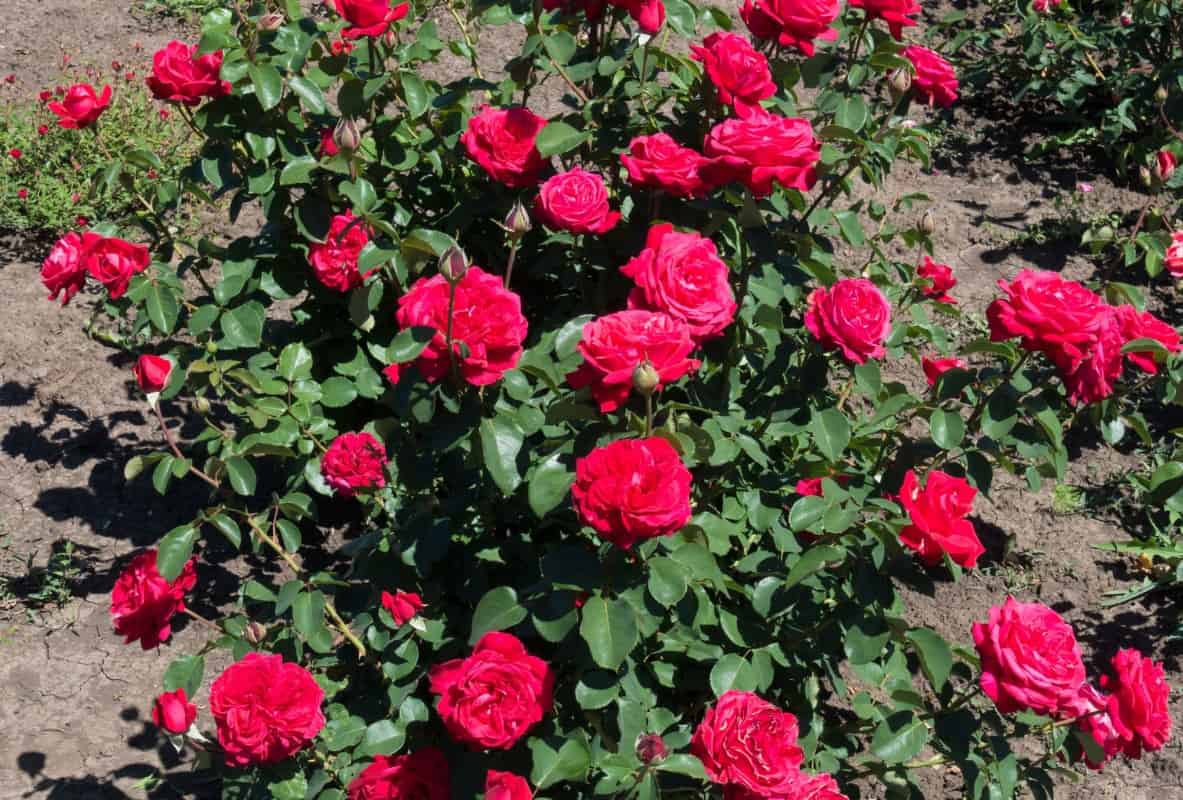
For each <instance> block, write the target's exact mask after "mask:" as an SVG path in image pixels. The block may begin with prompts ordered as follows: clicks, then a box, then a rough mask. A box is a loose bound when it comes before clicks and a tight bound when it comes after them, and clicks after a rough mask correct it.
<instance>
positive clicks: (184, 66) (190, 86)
mask: <svg viewBox="0 0 1183 800" xmlns="http://www.w3.org/2000/svg"><path fill="white" fill-rule="evenodd" d="M221 70H222V51H221V50H215V51H214V52H212V53H205V54H204V55H198V54H197V45H187V44H185V43H184V42H178V41H176V40H173V41H171V42H169V43H168V44H167V45H165V46H164V47H163V48H161V49H160V50H157V51H156V54H155V55H153V56H152V74H151V75H149V76H148V88H149V89H151V90H152V94H154V95H155V96H156V97H157V98H158V99H160V100H171V101H173V102H176V103H184V104H185V105H187V106H195V105H197V104H199V103H200V102H201V101H202V100H203V99H205V98H207V97H221V96H222V95H225V94H229V93H230V83H229V81H224V80H222V79H221V77H220V76H221Z"/></svg>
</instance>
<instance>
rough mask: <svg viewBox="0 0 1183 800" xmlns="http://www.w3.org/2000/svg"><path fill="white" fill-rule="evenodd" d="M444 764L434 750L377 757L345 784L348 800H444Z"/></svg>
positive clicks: (447, 790) (447, 792) (447, 783)
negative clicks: (347, 785)
mask: <svg viewBox="0 0 1183 800" xmlns="http://www.w3.org/2000/svg"><path fill="white" fill-rule="evenodd" d="M449 773H450V768H449V766H448V761H447V759H446V758H445V757H444V754H443V752H441V751H440V750H439V749H438V748H436V747H422V748H420V749H418V750H415V751H413V752H410V753H404V754H402V755H397V756H377V757H375V758H374V761H373V763H372V764H370V765H369V766H368V767H366V768H365V769H363V770H362V771H361V774H360V775H358V776H357V777H356V778H354V779H353V781H352V782H350V784H349V788H348V792H349V800H448V798H450V797H451V796H452V786H451V779H450V774H449Z"/></svg>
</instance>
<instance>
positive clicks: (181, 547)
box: [156, 525, 197, 582]
mask: <svg viewBox="0 0 1183 800" xmlns="http://www.w3.org/2000/svg"><path fill="white" fill-rule="evenodd" d="M196 542H197V528H194V527H192V526H190V525H182V526H180V527H179V528H173V529H172V530H171V531H169V532H168V533H166V534H165V535H164V538H163V539H161V540H160V544H158V545H157V546H156V570H157V571H158V572H159V573H160V576H161V577H162V578H164V579H165V580H166V581H170V582H171V581H175V580H176V579H177V576H178V575H180V574H181V570H183V569H184V568H185V562H187V561H188V560H189V557H190V556H192V555H193V545H194V544H195V543H196Z"/></svg>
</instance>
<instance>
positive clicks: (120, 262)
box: [82, 233, 152, 300]
mask: <svg viewBox="0 0 1183 800" xmlns="http://www.w3.org/2000/svg"><path fill="white" fill-rule="evenodd" d="M82 253H83V263H85V264H86V271H87V272H88V273H89V274H90V277H92V278H94V279H95V280H96V281H98V282H99V283H101V284H103V286H105V287H106V288H107V292H108V293H109V294H110V296H111V299H112V300H116V299H118V298H120V297H123V295H124V294H125V293H126V292H127V286H128V284H129V283H130V282H131V278H132V276H133V275H136V274H138V273H140V272H143V271H144V270H146V269H147V268H148V264H149V262H151V260H152V256H151V254H149V252H148V248H147V247H144V246H143V245H142V244H132V243H131V242H126V241H124V240H123V239H116V238H114V237H110V238H109V237H106V236H99V235H98V234H97V233H86V234H83V236H82Z"/></svg>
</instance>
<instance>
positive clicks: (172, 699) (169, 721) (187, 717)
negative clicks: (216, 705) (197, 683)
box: [152, 689, 197, 736]
mask: <svg viewBox="0 0 1183 800" xmlns="http://www.w3.org/2000/svg"><path fill="white" fill-rule="evenodd" d="M195 719H197V706H195V705H193V704H192V703H190V702H189V698H188V697H187V696H186V695H185V690H184V689H177V690H176V691H175V692H165V693H164V694H162V695H160V696H159V697H157V698H156V700H155V701H154V702H153V703H152V722H153V724H154V725H156V727H158V728H163V729H164V730H166V731H168V732H169V733H171V734H175V735H177V736H180V735H181V734H183V733H184V732H185V731H187V730H189V728H190V727H191V726H192V725H193V720H195Z"/></svg>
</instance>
